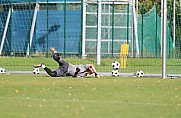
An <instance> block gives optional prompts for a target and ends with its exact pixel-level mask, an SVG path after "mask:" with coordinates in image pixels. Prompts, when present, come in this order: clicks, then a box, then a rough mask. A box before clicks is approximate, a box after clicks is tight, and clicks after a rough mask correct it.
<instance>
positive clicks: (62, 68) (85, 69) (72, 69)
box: [34, 48, 100, 78]
mask: <svg viewBox="0 0 181 118" xmlns="http://www.w3.org/2000/svg"><path fill="white" fill-rule="evenodd" d="M50 50H51V51H52V52H53V59H54V60H55V61H56V62H58V64H59V67H58V68H57V69H56V70H55V71H52V70H51V69H49V68H48V67H46V66H45V64H43V63H41V64H37V65H34V68H38V67H42V68H43V69H44V70H45V71H46V72H47V73H48V74H49V75H50V76H51V77H65V76H72V77H86V76H87V75H91V74H95V77H96V78H99V77H100V76H99V75H98V73H97V71H96V68H95V66H94V65H93V64H85V65H83V64H81V65H73V64H71V63H68V62H66V61H64V60H63V59H62V58H61V57H60V56H59V53H58V52H57V51H56V50H55V48H50Z"/></svg>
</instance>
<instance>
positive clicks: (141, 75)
mask: <svg viewBox="0 0 181 118" xmlns="http://www.w3.org/2000/svg"><path fill="white" fill-rule="evenodd" d="M143 76H144V72H143V71H142V70H138V71H136V77H143Z"/></svg>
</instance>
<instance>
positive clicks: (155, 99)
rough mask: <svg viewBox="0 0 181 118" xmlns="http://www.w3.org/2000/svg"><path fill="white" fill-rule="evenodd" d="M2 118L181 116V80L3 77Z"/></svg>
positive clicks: (28, 75)
mask: <svg viewBox="0 0 181 118" xmlns="http://www.w3.org/2000/svg"><path fill="white" fill-rule="evenodd" d="M0 84H1V86H0V118H180V116H181V79H161V78H135V77H102V78H100V79H96V78H93V77H88V78H72V77H64V78H51V77H49V76H48V75H45V74H40V75H33V74H2V75H0Z"/></svg>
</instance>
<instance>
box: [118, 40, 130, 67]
mask: <svg viewBox="0 0 181 118" xmlns="http://www.w3.org/2000/svg"><path fill="white" fill-rule="evenodd" d="M128 50H129V45H128V44H126V41H125V44H122V45H121V50H120V62H121V68H122V69H124V68H126V61H127V57H128Z"/></svg>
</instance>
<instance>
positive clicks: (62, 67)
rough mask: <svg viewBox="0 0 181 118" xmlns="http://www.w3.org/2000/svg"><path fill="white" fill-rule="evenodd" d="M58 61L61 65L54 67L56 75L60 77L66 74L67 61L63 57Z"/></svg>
mask: <svg viewBox="0 0 181 118" xmlns="http://www.w3.org/2000/svg"><path fill="white" fill-rule="evenodd" d="M59 62H61V65H60V66H59V68H57V69H56V72H57V75H56V76H57V77H60V76H62V77H64V76H66V74H67V71H68V67H69V63H68V62H66V61H64V60H63V59H62V61H59Z"/></svg>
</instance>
